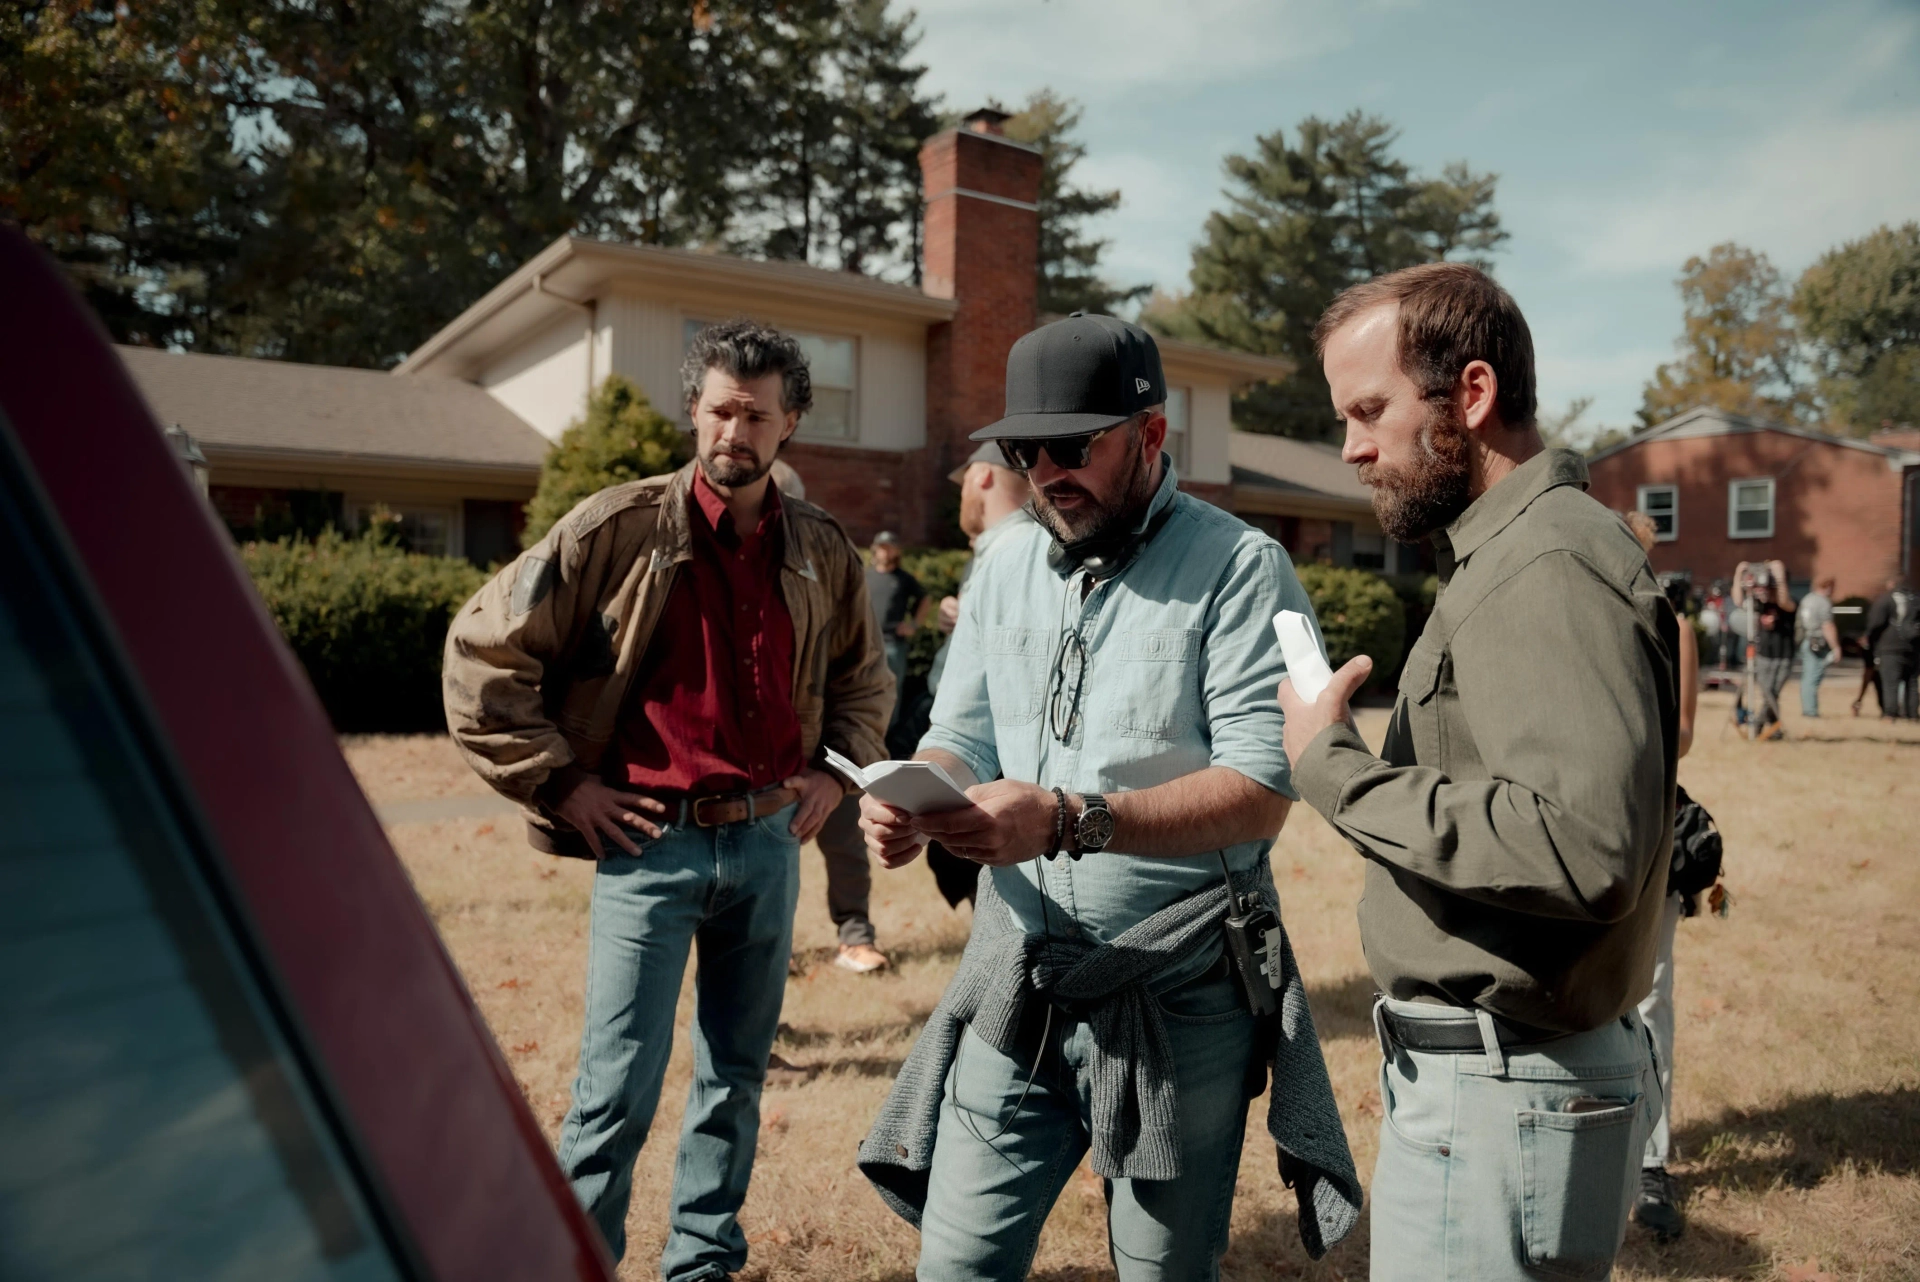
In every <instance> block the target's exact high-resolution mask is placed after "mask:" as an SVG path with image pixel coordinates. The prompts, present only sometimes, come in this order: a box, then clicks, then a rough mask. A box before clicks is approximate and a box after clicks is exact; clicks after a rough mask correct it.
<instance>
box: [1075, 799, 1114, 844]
mask: <svg viewBox="0 0 1920 1282" xmlns="http://www.w3.org/2000/svg"><path fill="white" fill-rule="evenodd" d="M1074 835H1076V836H1077V837H1079V838H1080V848H1081V849H1082V850H1105V849H1106V848H1107V842H1109V841H1110V840H1112V839H1113V811H1111V810H1108V809H1107V808H1106V807H1105V806H1098V807H1094V806H1089V807H1088V808H1087V809H1086V810H1083V811H1081V812H1080V822H1078V823H1077V824H1075V825H1074Z"/></svg>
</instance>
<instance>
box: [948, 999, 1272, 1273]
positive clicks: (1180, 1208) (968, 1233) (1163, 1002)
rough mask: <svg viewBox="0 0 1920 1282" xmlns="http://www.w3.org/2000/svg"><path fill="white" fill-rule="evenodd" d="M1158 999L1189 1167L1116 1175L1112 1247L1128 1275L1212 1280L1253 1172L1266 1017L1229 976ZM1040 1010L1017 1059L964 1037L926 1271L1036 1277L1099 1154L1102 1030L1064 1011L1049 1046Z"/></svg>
mask: <svg viewBox="0 0 1920 1282" xmlns="http://www.w3.org/2000/svg"><path fill="white" fill-rule="evenodd" d="M1215 974H1216V975H1217V974H1218V972H1215ZM1158 1000H1159V1002H1160V1009H1161V1013H1162V1015H1163V1016H1164V1019H1165V1024H1166V1029H1167V1035H1168V1037H1169V1039H1170V1040H1171V1041H1172V1043H1173V1058H1174V1065H1175V1072H1176V1075H1177V1078H1178V1090H1179V1101H1180V1169H1181V1175H1180V1178H1179V1179H1177V1180H1124V1179H1123V1180H1108V1181H1106V1198H1107V1236H1108V1250H1109V1253H1110V1255H1111V1258H1112V1260H1113V1267H1114V1270H1115V1271H1116V1272H1117V1273H1118V1274H1119V1276H1120V1282H1149V1280H1151V1282H1189V1280H1193V1282H1212V1279H1214V1278H1217V1277H1218V1276H1219V1266H1220V1257H1221V1256H1222V1255H1223V1254H1225V1252H1226V1249H1227V1222H1228V1219H1229V1218H1230V1216H1231V1213H1232V1211H1233V1189H1234V1181H1235V1178H1236V1177H1237V1176H1238V1175H1239V1172H1240V1144H1241V1140H1242V1138H1243V1136H1244V1134H1245V1130H1246V1121H1247V1091H1246V1086H1247V1067H1248V1059H1249V1058H1250V1057H1251V1056H1252V1054H1253V1043H1254V1023H1253V1018H1252V1016H1250V1015H1249V1014H1248V1013H1247V1010H1246V1007H1245V1005H1244V1003H1243V1001H1242V999H1241V997H1240V992H1239V990H1238V989H1237V988H1235V987H1234V984H1233V981H1232V980H1231V979H1228V978H1225V977H1219V978H1209V977H1206V976H1203V977H1202V978H1200V979H1198V980H1193V981H1190V982H1188V983H1185V984H1180V985H1176V986H1175V987H1173V988H1172V989H1170V990H1168V991H1166V992H1163V993H1162V994H1161V995H1160V997H1159V999H1158ZM1039 1005H1040V1003H1038V1002H1036V1003H1033V1006H1034V1007H1038V1006H1039ZM1043 1009H1044V1008H1043ZM1029 1013H1030V1014H1031V1016H1032V1020H1031V1023H1032V1025H1033V1027H1031V1028H1029V1029H1028V1030H1027V1037H1026V1038H1025V1039H1024V1040H1025V1042H1026V1043H1027V1045H1028V1046H1029V1047H1031V1049H1026V1050H1023V1051H1021V1052H1020V1053H1019V1054H1018V1055H1017V1056H1014V1057H1008V1056H1005V1055H1002V1054H1000V1053H999V1052H998V1051H996V1050H994V1049H993V1048H992V1047H991V1046H989V1045H987V1044H986V1043H985V1042H983V1041H981V1040H980V1039H979V1038H978V1037H976V1036H974V1033H973V1030H972V1029H968V1030H967V1031H966V1032H965V1033H964V1034H962V1036H961V1042H960V1048H959V1054H958V1056H957V1057H956V1058H955V1061H954V1065H953V1068H952V1070H951V1072H949V1074H948V1076H947V1091H946V1097H945V1099H944V1100H943V1101H942V1103H941V1105H940V1130H939V1135H938V1137H937V1138H936V1139H935V1141H934V1149H933V1165H932V1169H931V1171H930V1172H929V1183H928V1188H927V1207H926V1212H925V1214H924V1215H923V1217H922V1219H921V1225H920V1269H919V1274H918V1276H919V1279H920V1282H986V1280H989V1279H992V1280H994V1282H1001V1280H1004V1282H1013V1280H1014V1279H1019V1278H1024V1277H1026V1276H1027V1270H1028V1268H1029V1267H1031V1265H1032V1264H1033V1252H1034V1248H1035V1247H1036V1246H1037V1245H1038V1244H1039V1240H1040V1229H1041V1227H1042V1226H1043V1225H1045V1224H1046V1222H1047V1213H1048V1212H1049V1211H1051V1210H1052V1209H1053V1204H1054V1200H1055V1199H1056V1198H1058V1197H1059V1196H1060V1190H1061V1189H1062V1188H1064V1187H1065V1186H1066V1182H1067V1179H1068V1178H1069V1177H1070V1176H1071V1175H1072V1174H1073V1172H1074V1168H1075V1167H1076V1166H1077V1165H1078V1164H1079V1162H1080V1158H1081V1156H1082V1155H1083V1154H1085V1153H1086V1151H1087V1146H1088V1138H1087V1137H1088V1128H1089V1127H1090V1126H1091V1125H1092V1124H1093V1118H1092V1113H1091V1109H1092V1085H1091V1082H1090V1080H1089V1078H1088V1076H1087V1061H1088V1055H1089V1053H1090V1051H1091V1049H1092V1032H1091V1030H1090V1029H1089V1027H1088V1025H1086V1024H1085V1023H1082V1022H1079V1021H1076V1020H1070V1019H1067V1018H1066V1017H1065V1016H1064V1015H1062V1014H1061V1013H1060V1012H1059V1011H1057V1010H1056V1011H1054V1012H1053V1019H1052V1024H1051V1027H1050V1028H1047V1029H1046V1036H1045V1042H1044V1046H1043V1045H1042V1040H1041V1035H1040V1034H1041V1031H1042V1026H1043V1017H1042V1011H1041V1010H1035V1009H1033V1008H1032V1007H1030V1008H1029ZM1036 1050H1037V1051H1038V1054H1039V1069H1038V1071H1037V1072H1033V1077H1032V1082H1033V1084H1032V1087H1031V1089H1028V1087H1027V1081H1028V1075H1029V1072H1031V1071H1032V1070H1033V1069H1034V1063H1035V1058H1034V1056H1035V1051H1036Z"/></svg>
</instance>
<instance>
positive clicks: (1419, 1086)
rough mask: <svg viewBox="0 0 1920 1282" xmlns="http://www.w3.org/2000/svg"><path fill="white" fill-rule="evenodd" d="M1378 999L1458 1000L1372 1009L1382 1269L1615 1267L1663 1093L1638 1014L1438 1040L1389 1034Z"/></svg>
mask: <svg viewBox="0 0 1920 1282" xmlns="http://www.w3.org/2000/svg"><path fill="white" fill-rule="evenodd" d="M1381 1006H1385V1007H1386V1008H1387V1009H1389V1010H1391V1011H1393V1013H1394V1014H1396V1015H1400V1016H1404V1017H1407V1018H1410V1019H1422V1018H1426V1019H1436V1018H1439V1019H1445V1018H1457V1017H1458V1015H1459V1014H1460V1012H1459V1011H1458V1010H1456V1009H1454V1008H1451V1007H1446V1006H1431V1005H1425V1004H1421V1003H1417V1002H1400V1001H1394V1000H1392V999H1390V998H1382V999H1381V1000H1380V1002H1379V1003H1378V1004H1376V1006H1375V1008H1374V1025H1375V1028H1376V1030H1378V1031H1379V1034H1380V1042H1381V1050H1382V1052H1383V1054H1384V1056H1385V1059H1384V1062H1383V1063H1382V1065H1381V1069H1380V1101H1381V1120H1380V1159H1379V1162H1378V1163H1377V1164H1376V1165H1375V1167H1374V1172H1373V1190H1372V1191H1373V1253H1372V1272H1371V1277H1372V1278H1373V1282H1434V1280H1435V1279H1459V1280H1460V1282H1504V1280H1505V1279H1541V1278H1581V1279H1588V1278H1605V1277H1608V1276H1610V1275H1611V1273H1612V1271H1613V1257H1614V1253H1615V1252H1616V1251H1618V1250H1619V1248H1620V1241H1621V1239H1622V1238H1623V1237H1624V1236H1625V1235H1626V1230H1627V1213H1628V1212H1629V1211H1630V1210H1631V1209H1632V1207H1633V1197H1634V1193H1635V1191H1636V1189H1637V1188H1638V1187H1639V1176H1640V1161H1639V1159H1640V1155H1641V1153H1642V1152H1643V1151H1644V1149H1645V1147H1646V1143H1647V1134H1648V1132H1649V1131H1650V1130H1651V1129H1652V1127H1653V1119H1654V1116H1655V1114H1656V1111H1657V1109H1658V1105H1659V1099H1658V1096H1659V1091H1660V1083H1659V1079H1658V1078H1657V1077H1656V1076H1655V1074H1654V1070H1653V1058H1652V1055H1651V1052H1650V1050H1649V1048H1648V1040H1647V1032H1646V1029H1645V1028H1644V1026H1642V1024H1641V1023H1640V1017H1639V1015H1638V1013H1633V1012H1630V1013H1629V1014H1628V1015H1626V1016H1625V1017H1624V1018H1622V1019H1618V1020H1613V1021H1611V1022H1609V1023H1607V1024H1604V1025H1602V1026H1601V1027H1599V1028H1596V1029H1594V1030H1592V1031H1590V1032H1586V1033H1579V1034H1575V1035H1574V1036H1571V1037H1563V1038H1560V1039H1558V1040H1556V1041H1552V1042H1547V1043H1544V1044H1542V1045H1540V1046H1538V1047H1515V1048H1511V1049H1507V1050H1502V1049H1501V1048H1500V1047H1499V1046H1498V1044H1497V1043H1495V1044H1494V1045H1493V1047H1492V1050H1491V1051H1490V1052H1488V1051H1481V1052H1469V1053H1466V1054H1458V1055H1443V1054H1436V1053H1432V1052H1427V1051H1410V1050H1407V1049H1406V1048H1405V1047H1402V1046H1400V1045H1398V1044H1397V1043H1393V1042H1392V1041H1391V1040H1390V1039H1389V1038H1388V1037H1387V1035H1386V1032H1385V1023H1384V1021H1383V1020H1382V1019H1381V1016H1380V1013H1379V1012H1380V1007H1381ZM1576 1103H1577V1105H1578V1107H1577V1108H1576V1109H1575V1111H1569V1109H1570V1108H1574V1107H1575V1106H1576Z"/></svg>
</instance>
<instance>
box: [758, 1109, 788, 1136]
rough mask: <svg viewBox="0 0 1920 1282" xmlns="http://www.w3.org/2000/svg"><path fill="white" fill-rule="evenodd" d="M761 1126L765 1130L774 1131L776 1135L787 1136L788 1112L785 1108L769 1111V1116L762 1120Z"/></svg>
mask: <svg viewBox="0 0 1920 1282" xmlns="http://www.w3.org/2000/svg"><path fill="white" fill-rule="evenodd" d="M760 1125H761V1126H762V1127H763V1128H764V1129H766V1130H769V1131H773V1132H775V1133H776V1134H785V1132H786V1129H787V1110H786V1109H784V1108H775V1109H769V1110H768V1111H767V1115H766V1116H765V1117H763V1118H761V1119H760Z"/></svg>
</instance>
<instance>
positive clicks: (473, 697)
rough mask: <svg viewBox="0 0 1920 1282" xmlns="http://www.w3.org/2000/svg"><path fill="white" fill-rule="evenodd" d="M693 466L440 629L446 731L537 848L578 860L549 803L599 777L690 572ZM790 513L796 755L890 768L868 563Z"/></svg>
mask: <svg viewBox="0 0 1920 1282" xmlns="http://www.w3.org/2000/svg"><path fill="white" fill-rule="evenodd" d="M692 483H693V465H692V464H688V465H687V466H686V467H684V468H682V469H681V470H680V471H678V472H676V473H674V474H673V475H671V476H656V477H650V478H648V479H647V480H644V481H631V482H628V483H627V484H625V485H616V486H613V487H611V488H610V489H605V490H602V491H600V492H599V493H598V494H595V495H594V496H593V497H591V498H589V499H587V500H585V501H584V502H582V503H581V504H580V505H579V506H578V507H576V508H574V509H573V511H571V512H569V513H568V514H567V515H566V516H565V517H564V518H562V519H561V520H560V521H559V522H558V523H556V524H555V525H554V527H553V529H552V530H550V531H548V533H547V536H546V537H545V538H543V539H541V540H540V542H539V543H537V544H535V545H534V546H533V547H531V548H528V549H527V550H526V551H525V552H523V553H521V554H520V556H519V557H518V559H516V560H515V561H514V562H513V563H512V564H510V565H508V566H506V567H505V568H504V569H502V570H501V571H500V572H499V573H498V574H496V575H494V576H493V578H492V579H491V580H490V581H489V582H488V583H487V584H486V586H484V587H482V588H481V589H480V591H479V592H477V593H475V594H474V597H473V599H472V600H471V601H469V602H467V604H466V605H465V606H463V607H461V610H460V612H459V614H457V615H455V616H454V620H453V624H452V626H451V627H450V628H449V629H448V631H447V645H446V655H445V663H444V667H443V671H442V678H441V692H442V695H443V697H444V699H445V701H446V708H447V729H448V730H449V731H450V732H451V733H452V735H453V740H454V743H455V744H457V745H458V746H459V748H460V751H461V752H462V753H463V754H464V755H465V756H466V758H467V761H468V763H469V764H471V765H472V766H473V768H474V770H475V771H477V772H478V773H479V775H480V777H481V778H482V779H485V780H486V781H487V782H488V783H489V784H490V785H492V786H493V788H494V789H495V790H496V791H498V792H500V793H501V794H502V795H504V796H506V797H509V798H511V799H513V800H514V801H517V802H519V803H520V804H521V805H522V806H524V807H525V808H526V813H527V822H528V825H529V840H531V841H532V842H533V844H534V845H535V846H536V847H537V848H539V849H542V850H548V851H551V852H553V853H558V854H584V853H585V852H586V847H585V843H584V842H583V841H582V840H581V839H580V837H579V836H578V834H576V833H575V832H574V831H573V830H572V829H571V828H569V827H567V826H566V825H565V824H563V823H561V822H560V821H559V820H557V819H556V818H555V817H554V815H553V814H552V812H551V811H550V810H548V809H547V808H546V806H545V805H544V804H543V795H542V793H543V790H542V787H541V785H543V784H545V783H546V782H547V781H548V779H549V778H551V777H553V776H554V775H556V774H558V773H560V772H563V771H591V772H593V773H596V774H597V773H599V772H600V771H601V769H602V768H603V765H604V764H605V763H604V758H605V756H606V752H607V746H608V744H610V743H611V742H612V741H613V738H614V733H615V729H616V727H617V725H618V722H619V719H620V716H621V711H622V708H623V707H624V706H625V704H626V701H627V694H628V691H629V690H630V689H631V688H632V686H633V681H634V678H635V676H636V675H638V674H639V673H640V672H641V671H642V670H643V668H644V664H645V662H646V654H647V647H648V642H649V641H650V640H651V639H652V637H653V630H654V627H655V625H657V624H658V622H659V620H660V616H661V612H662V610H663V609H664V608H665V606H666V602H667V596H668V593H669V591H670V590H671V589H672V587H673V582H674V578H675V576H676V574H677V573H678V571H679V567H680V565H681V564H682V563H683V562H685V561H688V560H691V559H692V556H693V550H692V542H691V531H690V528H689V526H688V523H687V522H688V502H689V493H688V492H689V490H690V488H691V486H692ZM781 503H782V505H783V506H784V508H785V519H784V521H783V522H782V524H783V526H784V531H783V537H782V543H783V545H784V560H783V563H782V565H781V567H780V590H781V595H782V597H783V598H784V599H785V601H786V605H787V611H788V613H790V614H791V615H792V616H793V640H794V646H793V708H794V712H795V713H796V714H797V715H798V717H799V720H800V735H801V748H802V751H803V752H804V753H805V754H806V757H807V759H808V760H809V761H815V760H816V757H817V754H818V753H819V751H820V748H821V745H822V744H825V745H828V746H830V747H832V748H833V749H835V750H836V751H838V752H841V753H844V754H846V755H847V756H848V757H850V758H852V759H853V760H854V761H855V762H857V763H858V764H860V765H867V764H869V763H871V762H874V761H879V760H881V759H883V758H884V757H885V756H886V755H887V750H886V743H885V737H886V726H887V714H888V712H889V710H890V709H891V708H892V706H893V704H892V701H893V675H892V673H891V672H889V671H888V669H887V663H886V657H885V654H884V652H883V651H882V649H881V645H880V637H879V633H878V631H877V629H876V627H875V624H874V621H873V610H872V608H871V607H870V606H869V605H868V604H867V586H866V578H865V575H864V573H863V567H862V565H861V561H860V554H859V553H858V552H857V551H855V550H854V546H853V543H852V541H851V540H850V539H849V538H848V537H847V534H846V531H845V530H843V529H842V528H841V527H840V523H839V522H838V521H836V520H834V519H833V517H831V516H829V515H828V514H827V513H825V512H823V511H822V510H821V509H819V508H817V507H814V506H813V505H812V504H810V503H807V502H804V501H803V500H800V499H795V498H791V497H789V496H786V495H782V496H781Z"/></svg>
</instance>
